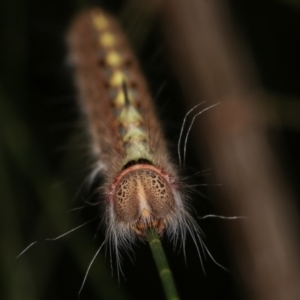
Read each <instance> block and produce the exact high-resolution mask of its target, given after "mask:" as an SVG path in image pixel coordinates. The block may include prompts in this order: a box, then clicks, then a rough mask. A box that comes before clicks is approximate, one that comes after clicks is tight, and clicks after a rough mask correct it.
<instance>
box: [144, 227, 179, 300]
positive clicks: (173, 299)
mask: <svg viewBox="0 0 300 300" xmlns="http://www.w3.org/2000/svg"><path fill="white" fill-rule="evenodd" d="M147 239H148V242H149V245H150V248H151V251H152V255H153V258H154V261H155V264H156V267H157V270H158V273H159V276H160V280H161V283H162V285H163V289H164V292H165V295H166V299H167V300H179V296H178V293H177V290H176V287H175V283H174V279H173V275H172V272H171V269H170V267H169V264H168V261H167V258H166V255H165V252H164V249H163V247H162V244H161V242H160V239H159V236H158V233H157V231H156V230H155V229H149V230H148V231H147Z"/></svg>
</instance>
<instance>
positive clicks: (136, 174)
mask: <svg viewBox="0 0 300 300" xmlns="http://www.w3.org/2000/svg"><path fill="white" fill-rule="evenodd" d="M113 209H114V213H115V218H116V221H117V222H124V223H127V224H130V226H131V228H132V229H133V230H134V231H135V232H136V233H138V234H139V235H144V232H145V230H146V229H148V228H156V229H157V230H158V231H159V232H160V233H161V232H162V231H163V229H164V227H165V224H166V220H167V218H168V216H169V215H171V214H172V213H173V212H174V210H175V200H174V196H173V193H172V191H171V187H170V184H169V183H168V182H167V180H166V179H165V178H164V176H163V175H162V174H161V173H160V172H159V170H158V169H157V168H155V167H153V166H149V165H135V166H133V167H130V168H129V169H128V170H126V171H125V172H122V173H121V175H120V178H119V180H118V182H117V185H116V189H115V193H114V197H113Z"/></svg>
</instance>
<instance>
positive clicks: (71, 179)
mask: <svg viewBox="0 0 300 300" xmlns="http://www.w3.org/2000/svg"><path fill="white" fill-rule="evenodd" d="M94 2H95V1H94ZM99 2H100V1H99ZM100 4H101V5H102V7H103V6H104V7H106V8H107V9H108V10H110V11H111V12H113V13H115V14H118V15H120V14H121V11H122V9H124V7H125V6H126V5H128V3H127V2H126V1H111V0H110V1H102V2H101V3H100ZM230 4H231V10H232V18H233V19H234V21H235V23H236V26H237V27H238V29H239V30H240V33H241V34H242V36H243V38H244V40H245V41H246V44H247V46H248V48H249V51H250V53H251V55H252V57H253V59H254V61H255V63H256V67H257V70H258V75H259V77H260V80H261V84H262V86H263V87H264V88H265V90H266V95H267V96H266V97H265V99H264V101H265V102H264V103H263V105H264V106H265V108H266V110H267V111H268V112H269V114H270V120H271V121H270V128H269V132H270V141H271V142H272V143H273V145H274V149H275V151H276V152H277V154H278V157H279V159H280V161H281V164H282V168H283V170H284V172H285V174H286V176H287V178H288V180H289V182H290V185H291V187H292V188H293V189H294V191H295V193H296V196H297V199H298V200H299V194H300V187H299V184H298V181H299V176H300V173H299V172H300V171H299V170H300V166H299V164H300V159H299V152H300V151H299V150H300V142H299V133H300V117H299V112H300V98H299V96H300V85H299V79H300V76H299V75H300V56H299V53H300V34H299V32H300V4H299V3H298V2H297V1H275V0H274V1H271V0H270V1H258V0H257V1H255V0H251V1H248V0H247V1H237V0H235V1H230ZM80 5H81V3H79V1H78V3H76V2H75V1H71V0H69V1H67V0H62V1H43V2H42V1H36V0H32V1H29V0H26V1H21V0H14V1H1V4H0V38H1V40H0V42H1V44H0V45H1V47H0V54H1V56H0V76H1V77H0V80H1V81H0V197H1V208H0V222H1V227H0V230H1V251H0V253H1V257H0V262H1V267H0V274H1V283H0V295H1V299H9V300H17V299H32V300H34V299H76V298H77V294H78V291H79V289H80V286H81V283H82V280H83V277H84V274H85V271H86V269H87V266H88V264H89V262H90V261H91V259H92V257H93V255H94V253H95V252H96V250H97V248H98V247H99V246H100V245H101V243H102V241H103V237H104V235H103V231H104V229H103V228H102V227H101V228H100V230H99V231H98V233H97V236H96V237H95V233H96V232H97V227H98V225H99V218H96V219H95V220H94V221H93V222H91V223H89V224H88V225H86V226H85V227H83V228H81V229H79V230H78V231H75V232H73V233H71V234H70V235H68V236H66V237H63V238H62V239H59V240H57V241H53V242H44V241H43V239H44V238H50V237H56V236H59V235H61V234H63V233H64V232H67V231H68V230H70V229H72V228H75V227H76V226H78V225H80V224H83V223H84V222H86V221H88V220H90V219H92V218H94V217H96V216H98V215H99V214H101V211H100V209H99V208H98V206H91V205H86V204H85V201H91V202H93V201H97V199H96V198H95V197H94V196H91V195H92V194H93V193H92V191H93V188H95V187H96V186H97V185H99V184H101V178H99V179H97V182H95V184H94V186H92V187H88V186H87V185H86V184H84V178H85V177H86V176H87V174H88V171H89V169H88V165H89V157H88V152H87V150H88V149H87V145H86V144H85V138H84V134H83V129H82V126H81V125H82V123H81V122H80V112H79V111H78V108H77V105H76V91H75V89H74V86H73V83H72V72H71V69H70V67H69V66H68V60H67V49H66V32H67V29H68V25H69V24H70V22H71V20H72V18H73V17H74V15H75V14H76V12H77V11H78V10H79V7H80ZM90 5H92V3H90ZM134 18H136V21H135V22H136V27H135V28H136V31H139V30H143V28H146V27H147V24H145V21H144V20H143V17H141V16H139V13H138V11H137V12H136V14H135V15H134V16H132V17H131V19H134ZM123 20H124V22H123V23H124V26H125V28H126V25H128V24H126V18H123ZM148 25H149V24H148ZM150 25H151V26H150V27H149V28H150V29H149V30H144V31H145V32H147V35H146V36H145V37H143V40H138V42H136V41H135V42H134V48H135V49H136V52H137V54H138V56H139V59H140V61H141V64H142V68H143V69H144V72H145V74H146V76H147V78H148V80H149V86H150V89H151V91H152V94H153V95H157V94H158V91H160V90H161V88H162V87H163V89H162V91H161V92H160V93H159V95H157V96H156V97H155V101H156V102H157V106H158V113H159V116H160V119H161V120H162V123H163V126H164V128H165V130H166V135H167V138H168V140H169V142H170V149H171V151H172V153H173V154H172V155H173V157H174V159H175V160H176V159H177V158H176V142H177V139H178V135H179V130H180V126H181V122H182V119H183V117H184V112H185V107H184V99H183V97H182V96H181V91H180V89H179V87H178V86H179V84H178V83H177V81H176V78H175V76H174V74H173V73H172V68H171V67H170V65H171V62H169V61H168V53H167V52H166V51H167V50H166V48H165V47H164V38H163V36H162V34H161V32H160V28H159V26H158V23H155V22H152V21H151V23H150ZM127 27H129V26H127ZM139 28H141V29H139ZM147 28H148V27H147ZM129 36H130V31H129ZM132 36H134V33H133V34H132ZM132 40H133V41H134V39H132ZM195 151H196V150H195V149H193V146H192V141H191V143H189V144H188V160H187V168H186V170H184V176H186V177H188V178H190V179H189V182H190V183H191V184H193V183H197V184H201V183H205V180H206V178H207V177H208V176H209V172H203V173H201V176H196V175H194V174H195V173H196V172H199V171H201V170H205V169H207V168H209V166H207V165H206V164H205V162H197V161H196V160H195V155H194V152H195ZM217 188H218V189H219V188H221V187H219V186H210V187H208V188H204V187H199V189H198V190H197V191H196V192H195V193H194V194H193V195H191V197H192V199H193V206H194V207H195V211H196V212H197V215H199V216H203V215H205V214H208V213H217V211H216V209H215V203H214V200H213V199H211V198H210V197H209V191H210V190H211V189H217ZM200 193H201V194H203V195H201V194H200ZM81 206H85V208H84V209H82V210H75V211H70V210H71V209H73V208H76V207H81ZM224 222H236V226H238V224H239V222H242V221H241V220H237V221H224V220H216V219H213V220H212V219H210V220H199V224H200V226H201V228H202V229H203V231H204V232H205V235H206V237H205V243H206V245H207V247H208V249H209V250H210V252H211V254H212V255H213V256H214V258H215V259H216V260H217V261H218V262H219V263H221V264H222V265H224V266H225V267H226V268H228V269H230V270H231V271H232V272H231V273H228V272H225V271H223V270H222V269H221V268H219V267H218V266H216V265H215V264H214V263H213V262H212V261H211V260H210V259H209V258H207V259H204V268H205V273H204V272H203V270H202V268H201V263H200V260H199V257H198V254H197V251H196V249H195V247H194V245H193V242H192V241H191V240H190V239H188V241H187V245H186V256H187V258H186V263H185V259H184V256H183V253H182V250H180V249H175V251H174V249H173V245H172V244H171V243H169V241H167V240H163V244H164V247H165V249H166V252H167V257H168V259H169V261H170V265H171V269H172V270H173V272H174V277H175V281H176V283H177V286H178V290H179V293H180V295H181V296H182V299H200V298H201V299H224V298H230V299H241V298H243V297H244V295H243V292H242V290H241V287H240V282H239V274H238V271H237V270H236V269H235V267H234V264H233V259H232V257H231V254H230V250H229V249H230V247H229V244H230V241H229V240H226V236H225V233H224V231H223V229H222V226H223V224H224ZM35 240H38V241H41V242H40V243H38V244H37V245H35V246H34V247H33V248H31V249H30V250H29V251H28V252H26V253H25V254H24V255H23V256H21V257H20V258H19V259H18V260H15V257H16V256H17V255H18V254H19V253H20V252H21V251H22V250H23V249H24V248H25V247H26V246H27V245H29V244H30V243H31V242H33V241H35ZM134 251H135V255H134V257H133V255H132V258H133V262H132V261H131V260H130V259H129V258H128V257H127V255H124V256H123V257H124V259H123V273H124V276H121V278H120V279H118V277H117V273H116V269H115V268H113V271H112V270H111V267H110V257H109V254H108V253H106V254H107V255H105V252H106V251H105V249H103V250H102V251H101V253H100V255H99V257H98V258H97V260H96V262H95V263H94V265H93V267H92V269H91V272H90V274H89V276H88V278H87V281H86V284H85V287H84V289H83V291H82V293H81V299H164V297H163V291H162V288H161V286H160V282H159V277H158V275H157V271H156V269H155V265H154V263H153V260H152V257H151V253H150V251H149V248H148V245H147V244H146V243H139V244H137V245H136V246H135V247H134Z"/></svg>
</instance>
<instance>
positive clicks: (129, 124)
mask: <svg viewBox="0 0 300 300" xmlns="http://www.w3.org/2000/svg"><path fill="white" fill-rule="evenodd" d="M69 47H70V54H71V61H72V62H73V65H74V68H75V74H76V75H75V77H76V83H77V85H78V91H79V98H80V105H81V107H82V110H83V111H84V113H85V115H86V118H87V124H88V131H89V134H90V137H91V147H92V152H93V156H94V159H95V167H94V168H95V172H94V173H97V172H100V173H101V174H102V175H103V176H104V178H105V183H104V185H103V187H101V188H99V192H100V193H101V194H102V195H104V198H105V200H104V201H105V215H104V222H105V224H106V240H105V242H108V243H109V245H110V246H111V247H112V248H113V250H114V251H115V254H116V259H117V265H118V267H120V257H119V249H120V248H122V247H123V248H125V249H126V248H128V247H131V245H132V244H133V243H134V242H135V241H136V240H137V239H144V238H145V236H146V231H147V230H148V229H155V230H157V232H158V234H159V235H163V234H166V235H167V236H168V237H169V238H170V239H171V240H173V241H174V242H175V243H177V242H178V241H180V242H181V243H182V244H183V245H184V242H185V238H186V234H187V233H188V232H189V233H190V234H191V236H192V238H193V239H194V242H195V244H196V247H197V249H198V242H200V245H201V247H205V246H204V245H203V243H202V240H201V238H200V234H201V231H200V229H199V228H198V225H197V224H196V222H195V221H194V220H193V218H192V217H191V216H190V214H189V212H188V209H187V204H186V199H185V197H184V195H183V183H182V182H181V180H180V179H179V176H178V172H177V170H176V167H175V165H174V164H173V163H172V162H171V160H170V158H169V155H168V152H167V147H166V143H165V140H164V137H163V133H162V131H161V129H160V125H159V122H158V120H157V117H156V114H155V110H154V107H153V104H152V99H151V97H150V95H149V92H148V88H147V84H146V82H145V80H144V78H143V76H142V74H141V71H140V68H139V65H138V63H137V60H136V58H135V56H134V54H133V52H132V50H131V49H130V46H129V44H128V42H127V40H126V38H125V36H124V34H123V33H122V30H121V28H120V27H119V25H118V23H117V21H116V20H115V19H114V18H113V17H112V16H110V15H109V14H107V13H106V12H104V11H102V10H100V9H93V10H89V11H86V12H84V13H82V14H81V15H79V16H78V17H77V18H76V19H75V21H74V23H73V25H72V26H71V29H70V34H69ZM198 251H199V250H198Z"/></svg>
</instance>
